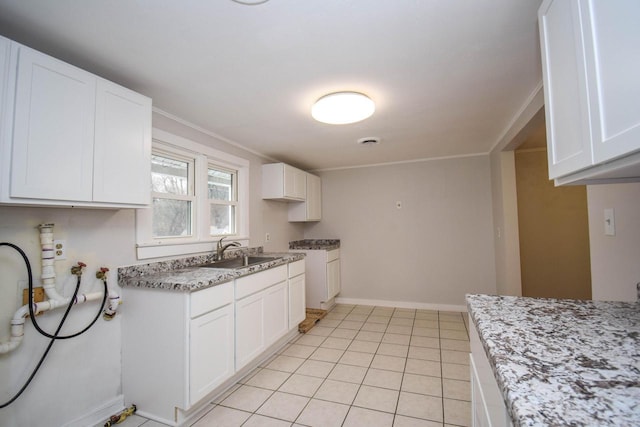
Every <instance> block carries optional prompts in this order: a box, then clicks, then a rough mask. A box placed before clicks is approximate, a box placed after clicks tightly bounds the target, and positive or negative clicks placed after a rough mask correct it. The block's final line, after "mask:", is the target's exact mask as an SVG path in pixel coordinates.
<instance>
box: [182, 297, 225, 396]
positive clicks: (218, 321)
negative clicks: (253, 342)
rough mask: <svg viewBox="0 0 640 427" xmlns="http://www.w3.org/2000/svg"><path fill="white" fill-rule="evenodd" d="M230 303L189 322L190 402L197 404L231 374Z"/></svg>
mask: <svg viewBox="0 0 640 427" xmlns="http://www.w3.org/2000/svg"><path fill="white" fill-rule="evenodd" d="M233 312H234V310H233V304H229V305H227V306H225V307H223V308H220V309H218V310H214V311H212V312H210V313H207V314H205V315H202V316H200V317H197V318H195V319H191V324H190V327H189V331H190V335H189V403H190V404H191V405H193V404H195V403H197V402H198V401H199V400H200V399H202V398H203V397H205V396H206V395H207V394H209V393H210V392H211V391H213V390H214V389H215V388H216V387H217V386H218V385H220V384H222V383H223V382H224V381H225V380H226V379H227V378H229V377H230V376H231V375H233V372H234V360H233V353H234V348H233V344H234V327H233V320H234V315H233Z"/></svg>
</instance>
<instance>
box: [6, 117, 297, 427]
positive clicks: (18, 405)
mask: <svg viewBox="0 0 640 427" xmlns="http://www.w3.org/2000/svg"><path fill="white" fill-rule="evenodd" d="M153 121H154V126H156V127H158V128H161V129H163V130H166V131H168V132H172V133H174V134H177V135H179V136H183V137H185V138H188V139H191V140H193V141H196V142H199V143H201V144H206V145H210V146H212V147H215V148H218V149H220V150H223V151H226V152H229V153H231V154H234V155H237V156H239V157H243V158H246V159H249V160H250V162H251V165H250V174H251V181H250V182H251V184H250V190H251V198H250V233H251V245H252V246H258V245H262V244H263V243H264V233H265V232H266V231H268V232H270V233H271V236H272V241H271V242H269V244H266V245H265V249H266V250H271V251H286V250H287V249H288V242H289V241H290V240H298V239H300V238H302V237H303V229H302V226H301V225H299V224H291V223H289V222H288V221H287V205H286V204H284V203H277V202H267V201H263V200H262V199H261V197H260V191H261V185H260V179H261V164H262V163H264V162H269V160H265V159H263V158H261V157H259V156H257V155H255V154H252V153H249V152H246V151H243V150H241V149H239V148H238V147H234V146H231V145H229V144H226V143H225V142H224V141H220V140H217V139H216V138H214V137H212V136H211V135H207V134H206V133H203V132H199V131H197V130H193V129H190V128H188V127H187V126H185V125H183V124H180V123H177V122H175V121H172V120H169V119H167V118H165V117H162V116H159V115H158V114H154V117H153ZM44 222H53V223H55V224H56V225H55V228H54V233H55V238H61V239H65V240H66V241H67V248H68V258H67V260H66V261H58V262H57V263H56V272H57V274H58V277H59V281H58V283H59V286H58V288H59V291H61V292H64V295H68V296H70V295H71V294H72V292H73V287H74V285H75V282H74V281H73V280H70V279H69V276H70V275H69V267H70V266H71V265H73V264H74V263H75V262H76V261H83V262H85V263H86V264H87V269H86V274H85V283H84V284H83V288H82V289H83V290H84V291H85V292H86V291H89V292H91V291H93V290H99V289H100V288H99V286H100V284H99V283H97V281H96V280H95V271H96V269H97V268H99V267H100V266H106V267H109V268H110V269H111V273H110V275H109V281H110V282H111V284H112V285H116V269H117V267H119V266H123V265H130V264H135V263H138V261H137V260H136V258H135V212H134V211H133V210H104V209H103V210H92V209H65V208H28V207H8V206H0V241H1V242H11V243H13V244H16V245H18V246H20V247H21V248H23V249H24V250H25V251H26V253H27V256H28V257H29V259H30V261H31V262H32V264H33V265H32V267H33V269H34V273H35V280H36V283H38V281H39V276H40V273H39V269H40V267H39V266H40V263H39V261H38V260H39V256H40V255H39V236H38V230H37V229H36V226H37V225H38V224H40V223H44ZM212 248H213V244H212ZM145 262H148V261H145ZM0 279H1V280H2V283H1V284H0V340H1V341H4V340H6V339H7V338H8V335H9V321H10V318H11V316H12V315H13V313H14V312H15V310H17V309H18V307H19V305H20V304H21V296H20V295H21V290H19V289H18V287H19V286H18V281H19V280H26V273H25V268H24V266H23V263H22V259H21V258H19V256H18V255H17V254H16V253H14V252H13V251H12V250H11V249H7V248H4V247H3V248H0ZM123 304H127V301H126V300H125V301H123ZM95 310H96V304H88V305H86V306H78V307H76V308H74V309H73V311H72V313H71V315H70V317H69V320H68V321H67V324H68V327H65V331H67V332H73V331H77V330H79V329H80V328H82V327H84V325H86V324H87V323H88V322H89V321H90V318H91V317H92V316H93V315H94V313H95ZM62 313H63V310H57V311H55V312H53V313H47V314H44V315H41V316H40V317H39V321H40V323H41V324H42V326H43V327H45V329H46V330H49V331H53V330H54V329H55V325H56V324H57V322H58V321H59V319H60V316H61V315H62ZM121 321H122V315H118V316H116V317H115V318H114V319H113V320H112V321H111V322H105V321H103V320H102V319H100V320H98V322H97V324H96V326H95V327H94V328H92V329H91V330H90V331H89V332H87V333H86V334H85V335H83V336H81V337H78V338H76V339H72V340H65V341H59V342H57V343H56V344H54V346H53V348H52V350H51V352H50V355H49V357H48V358H47V360H46V361H45V363H44V365H43V369H42V370H41V372H40V373H39V374H38V375H37V376H36V378H35V379H34V381H33V384H32V385H31V387H30V388H29V389H28V390H27V391H26V392H25V393H24V394H23V395H22V397H20V398H19V399H18V400H17V401H16V402H15V403H13V404H12V405H11V406H9V407H7V408H4V409H2V410H0V425H1V426H5V425H6V426H9V425H12V426H33V427H37V426H45V425H47V426H48V425H51V424H52V422H53V424H55V425H64V424H67V423H69V422H71V421H73V420H74V419H76V418H78V417H80V416H83V415H86V414H89V413H92V412H93V411H95V410H96V409H97V408H98V407H101V406H103V405H107V404H109V403H111V402H113V400H114V399H116V400H117V399H118V398H121V394H122V389H121V381H120V377H121V365H120V363H121V361H120V354H121V343H120V340H121V332H120V329H121ZM46 344H47V342H46V340H45V339H43V338H42V337H41V336H40V335H38V334H37V332H36V331H35V330H34V329H33V328H32V326H31V323H30V322H29V321H27V326H26V331H25V339H24V341H23V343H22V345H21V346H20V347H19V348H18V349H17V350H16V351H15V352H13V353H11V354H8V355H0V378H1V379H2V394H1V395H0V401H3V402H4V401H5V400H7V399H8V398H9V397H10V396H12V395H13V392H14V391H17V390H18V389H19V388H20V387H21V386H22V384H23V382H24V381H25V380H26V378H27V377H28V375H29V374H30V372H31V369H32V368H33V367H34V366H35V364H36V363H37V361H38V358H39V357H40V355H41V354H42V352H43V351H44V348H45V346H46ZM61 387H63V389H62V388H61ZM62 390H63V391H64V392H62V393H61V391H62ZM127 403H130V402H127Z"/></svg>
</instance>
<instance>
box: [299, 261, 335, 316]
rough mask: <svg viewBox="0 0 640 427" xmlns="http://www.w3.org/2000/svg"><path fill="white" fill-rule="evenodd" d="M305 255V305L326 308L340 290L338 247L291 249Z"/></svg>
mask: <svg viewBox="0 0 640 427" xmlns="http://www.w3.org/2000/svg"><path fill="white" fill-rule="evenodd" d="M290 252H303V253H305V254H306V255H307V256H306V257H305V281H306V291H305V292H306V295H305V300H306V307H307V308H319V309H323V310H327V309H329V308H331V307H330V304H329V303H330V302H331V301H332V299H333V298H335V297H336V296H337V295H338V294H339V293H340V291H341V290H342V282H341V279H340V249H331V250H325V249H292V250H291V251H290Z"/></svg>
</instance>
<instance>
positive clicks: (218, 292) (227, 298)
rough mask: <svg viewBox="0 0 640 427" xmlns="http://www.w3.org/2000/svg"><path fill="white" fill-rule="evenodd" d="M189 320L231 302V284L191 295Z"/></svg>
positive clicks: (224, 284)
mask: <svg viewBox="0 0 640 427" xmlns="http://www.w3.org/2000/svg"><path fill="white" fill-rule="evenodd" d="M190 299H191V302H190V306H191V307H190V309H191V316H190V317H191V318H192V319H193V318H195V317H198V316H200V315H202V314H204V313H208V312H209V311H211V310H215V309H216V308H219V307H223V306H225V305H227V304H230V303H232V302H233V285H232V282H227V283H223V284H221V285H217V286H212V287H210V288H207V289H203V290H201V291H196V292H193V293H192V294H191V298H190Z"/></svg>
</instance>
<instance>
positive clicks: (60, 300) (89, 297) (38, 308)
mask: <svg viewBox="0 0 640 427" xmlns="http://www.w3.org/2000/svg"><path fill="white" fill-rule="evenodd" d="M53 226H54V224H41V225H39V226H38V227H39V228H40V244H41V246H42V256H41V258H42V276H41V279H42V287H43V288H44V291H45V294H46V296H47V298H48V300H47V301H42V302H39V303H33V311H34V313H35V314H39V313H43V312H45V311H50V310H53V309H55V308H58V307H65V306H67V305H68V304H69V302H70V301H71V297H66V298H65V297H64V296H62V295H60V294H59V293H58V291H57V289H56V273H55V267H54V261H55V255H54V249H53ZM84 266H85V264H83V263H81V262H78V266H74V267H72V268H71V272H72V273H73V271H74V269H77V268H82V267H84ZM108 271H109V269H108V268H105V267H102V268H101V269H100V270H99V271H98V272H97V273H96V277H97V278H98V279H101V280H102V281H104V282H106V280H107V272H108ZM108 292H109V303H108V306H107V308H106V309H105V310H104V314H103V318H104V319H105V320H111V319H113V317H114V316H115V315H116V312H117V309H118V305H119V304H120V296H119V295H118V294H117V293H116V292H114V291H113V290H111V289H108ZM103 296H104V294H103V293H101V292H91V293H88V294H79V295H78V296H77V297H76V298H75V300H74V302H73V303H74V304H82V303H84V302H87V301H99V300H101V299H102V298H103ZM28 315H29V305H28V304H25V305H23V306H22V307H20V308H19V309H18V310H17V311H16V312H15V314H14V315H13V318H12V319H11V336H10V337H9V340H8V341H6V342H3V343H0V354H4V353H9V352H11V351H13V350H15V349H16V348H18V346H19V345H20V343H21V342H22V339H23V338H24V323H25V319H26V318H27V316H28Z"/></svg>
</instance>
